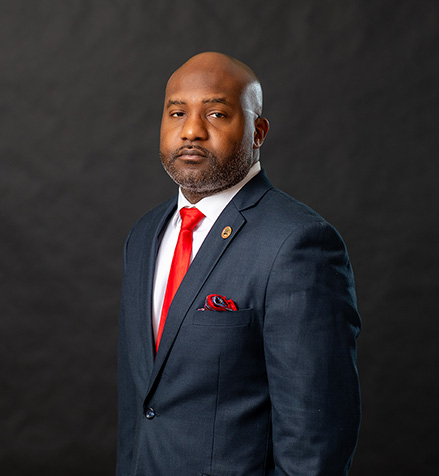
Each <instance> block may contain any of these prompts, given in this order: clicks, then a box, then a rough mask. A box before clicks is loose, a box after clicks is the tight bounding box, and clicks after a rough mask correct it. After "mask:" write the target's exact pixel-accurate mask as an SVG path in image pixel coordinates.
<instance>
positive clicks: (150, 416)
mask: <svg viewBox="0 0 439 476" xmlns="http://www.w3.org/2000/svg"><path fill="white" fill-rule="evenodd" d="M154 417H155V411H154V408H148V409H147V410H145V418H146V419H147V420H152V419H153V418H154Z"/></svg>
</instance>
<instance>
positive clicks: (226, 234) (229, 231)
mask: <svg viewBox="0 0 439 476" xmlns="http://www.w3.org/2000/svg"><path fill="white" fill-rule="evenodd" d="M231 234H232V229H231V228H230V226H226V227H225V228H224V230H223V231H222V232H221V238H224V239H226V238H228V237H229V236H230V235H231Z"/></svg>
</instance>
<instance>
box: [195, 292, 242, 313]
mask: <svg viewBox="0 0 439 476" xmlns="http://www.w3.org/2000/svg"><path fill="white" fill-rule="evenodd" d="M198 310H199V311H237V310H238V307H237V306H236V304H235V303H234V302H233V301H232V300H231V299H227V298H226V297H225V296H220V295H219V294H209V296H207V297H206V300H205V301H204V307H202V308H201V309H198Z"/></svg>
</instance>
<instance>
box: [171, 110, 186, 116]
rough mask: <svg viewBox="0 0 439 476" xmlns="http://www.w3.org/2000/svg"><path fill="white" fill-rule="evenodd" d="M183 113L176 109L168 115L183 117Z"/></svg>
mask: <svg viewBox="0 0 439 476" xmlns="http://www.w3.org/2000/svg"><path fill="white" fill-rule="evenodd" d="M183 115H184V113H183V112H181V111H177V112H171V114H170V116H171V117H183Z"/></svg>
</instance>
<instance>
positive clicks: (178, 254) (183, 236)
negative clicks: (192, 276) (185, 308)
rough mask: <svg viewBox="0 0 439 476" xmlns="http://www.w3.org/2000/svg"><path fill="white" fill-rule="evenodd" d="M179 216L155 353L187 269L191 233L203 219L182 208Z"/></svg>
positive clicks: (189, 257)
mask: <svg viewBox="0 0 439 476" xmlns="http://www.w3.org/2000/svg"><path fill="white" fill-rule="evenodd" d="M180 216H181V228H180V233H179V235H178V240H177V245H176V247H175V251H174V257H173V258H172V264H171V269H170V271H169V277H168V283H167V285H166V292H165V299H164V300H163V307H162V313H161V315H160V324H159V328H158V331H157V338H156V351H157V350H158V348H159V344H160V339H161V337H162V333H163V328H164V327H165V321H166V316H167V314H168V310H169V306H170V305H171V302H172V300H173V299H174V296H175V293H176V292H177V289H178V287H179V286H180V283H181V282H182V281H183V278H184V275H185V274H186V271H187V270H188V268H189V264H190V260H191V253H192V232H193V230H194V228H195V227H196V226H197V224H198V222H199V221H200V220H201V219H202V218H204V215H203V214H202V213H201V212H200V211H199V210H197V209H196V208H182V209H181V210H180Z"/></svg>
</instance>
